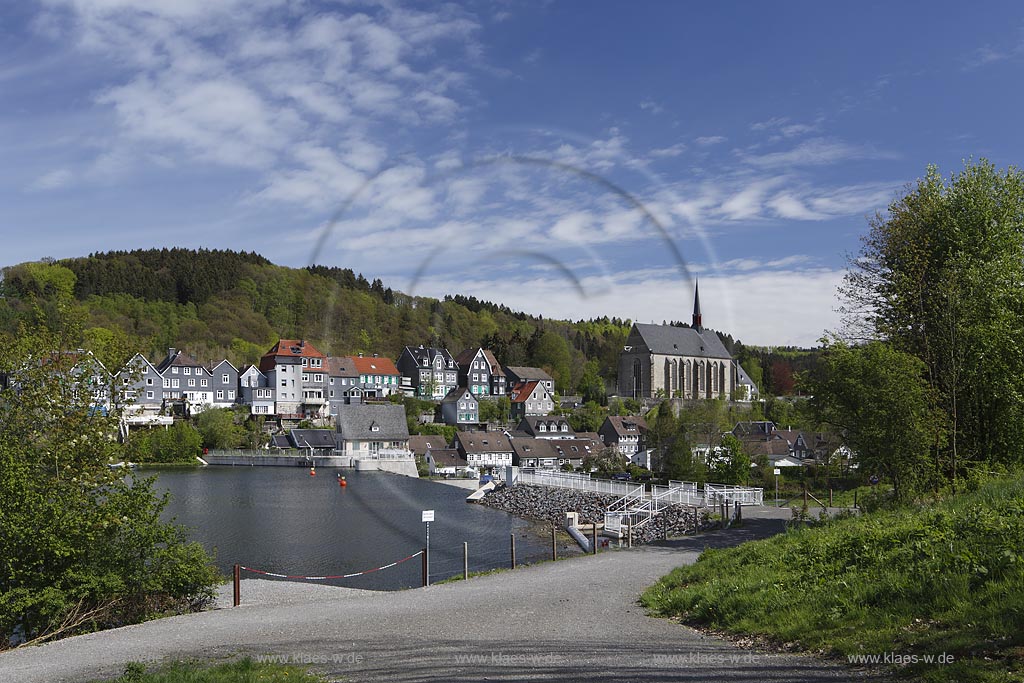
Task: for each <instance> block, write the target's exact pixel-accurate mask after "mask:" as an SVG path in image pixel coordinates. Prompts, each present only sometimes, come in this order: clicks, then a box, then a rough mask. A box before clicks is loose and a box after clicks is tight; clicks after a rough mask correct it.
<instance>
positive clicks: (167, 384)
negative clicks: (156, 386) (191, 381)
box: [164, 379, 171, 389]
mask: <svg viewBox="0 0 1024 683" xmlns="http://www.w3.org/2000/svg"><path fill="white" fill-rule="evenodd" d="M170 388H171V380H169V379H165V380H164V389H170Z"/></svg>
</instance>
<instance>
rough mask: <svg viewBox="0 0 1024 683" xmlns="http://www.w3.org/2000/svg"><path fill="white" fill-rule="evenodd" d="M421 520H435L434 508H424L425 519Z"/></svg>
mask: <svg viewBox="0 0 1024 683" xmlns="http://www.w3.org/2000/svg"><path fill="white" fill-rule="evenodd" d="M420 521H423V522H433V521H434V511H433V510H424V511H423V519H422V520H420Z"/></svg>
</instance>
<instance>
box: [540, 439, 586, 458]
mask: <svg viewBox="0 0 1024 683" xmlns="http://www.w3.org/2000/svg"><path fill="white" fill-rule="evenodd" d="M541 440H542V441H547V442H548V443H549V444H551V447H552V448H553V449H554V450H555V452H556V453H557V454H558V457H560V458H572V459H577V458H585V457H587V456H588V455H597V453H598V452H599V451H600V450H601V446H599V445H598V444H596V443H594V442H593V441H591V440H590V439H541Z"/></svg>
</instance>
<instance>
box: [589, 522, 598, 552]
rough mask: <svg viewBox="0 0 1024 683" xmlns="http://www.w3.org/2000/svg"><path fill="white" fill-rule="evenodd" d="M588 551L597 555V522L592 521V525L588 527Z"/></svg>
mask: <svg viewBox="0 0 1024 683" xmlns="http://www.w3.org/2000/svg"><path fill="white" fill-rule="evenodd" d="M590 553H591V554H592V555H597V522H594V526H592V527H590Z"/></svg>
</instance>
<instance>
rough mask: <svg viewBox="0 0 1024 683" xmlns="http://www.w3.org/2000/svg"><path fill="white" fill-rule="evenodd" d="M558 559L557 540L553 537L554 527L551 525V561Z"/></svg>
mask: <svg viewBox="0 0 1024 683" xmlns="http://www.w3.org/2000/svg"><path fill="white" fill-rule="evenodd" d="M557 559H558V541H557V540H556V539H555V527H551V561H552V562H554V561H555V560H557Z"/></svg>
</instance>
